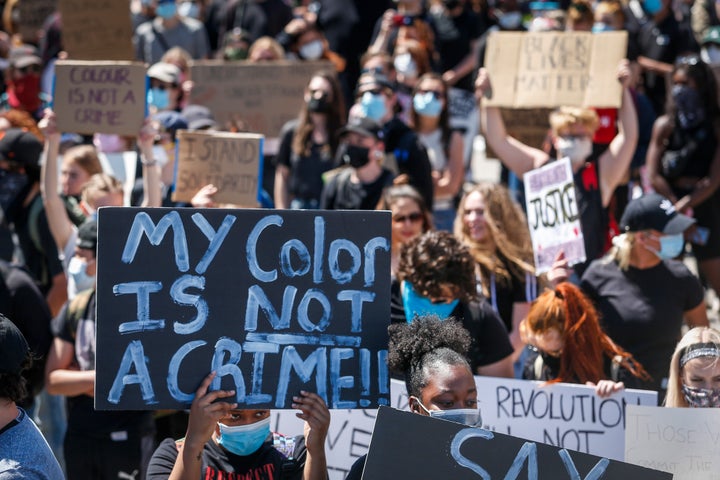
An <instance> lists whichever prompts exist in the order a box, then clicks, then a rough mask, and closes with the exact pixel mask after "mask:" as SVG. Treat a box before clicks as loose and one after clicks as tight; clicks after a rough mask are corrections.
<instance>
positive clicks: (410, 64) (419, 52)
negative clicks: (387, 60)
mask: <svg viewBox="0 0 720 480" xmlns="http://www.w3.org/2000/svg"><path fill="white" fill-rule="evenodd" d="M392 63H393V67H394V71H395V73H394V77H395V80H396V83H397V86H396V91H397V99H398V104H399V105H400V108H401V109H402V110H401V111H400V112H399V113H398V116H399V117H400V119H401V120H402V121H403V122H405V123H407V124H408V125H410V124H412V122H413V120H412V116H411V110H412V103H413V90H414V88H415V84H416V83H417V81H418V78H420V77H422V76H423V75H425V74H426V73H429V72H430V60H429V59H428V56H427V52H426V51H425V50H424V49H423V48H422V45H421V44H420V42H418V41H417V40H406V41H404V42H403V43H401V44H399V45H398V46H397V48H395V54H394V55H393V59H392ZM378 73H382V74H383V75H386V76H388V78H390V79H392V78H393V77H392V76H391V75H392V72H386V71H384V70H381V71H379V72H378Z"/></svg>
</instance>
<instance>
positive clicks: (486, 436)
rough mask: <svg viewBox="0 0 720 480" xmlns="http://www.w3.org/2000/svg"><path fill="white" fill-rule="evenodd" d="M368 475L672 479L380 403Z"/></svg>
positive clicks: (380, 478) (376, 479)
mask: <svg viewBox="0 0 720 480" xmlns="http://www.w3.org/2000/svg"><path fill="white" fill-rule="evenodd" d="M362 478H363V479H372V480H384V479H388V480H390V479H393V480H394V479H397V478H415V479H438V478H441V479H442V478H448V479H449V478H451V479H453V480H464V479H468V480H477V479H478V478H482V479H485V480H489V479H491V478H493V479H494V478H506V479H515V478H527V479H530V480H540V479H542V480H545V479H548V480H560V479H564V478H566V479H573V480H574V479H578V478H593V479H595V478H608V479H621V478H622V479H627V478H632V479H633V480H651V479H652V480H660V479H671V478H672V475H671V474H669V473H664V472H659V471H657V470H650V469H648V468H643V467H638V466H636V465H630V464H627V463H622V462H618V461H615V460H610V459H607V458H602V457H597V456H594V455H588V454H586V453H579V452H573V451H569V450H567V449H565V448H557V447H553V446H550V445H544V444H542V443H535V442H530V441H526V440H522V439H519V438H515V437H512V436H510V435H504V434H501V433H496V432H491V431H490V430H484V429H482V428H473V427H466V426H464V425H460V424H458V423H453V422H448V421H445V420H438V419H435V418H431V417H427V416H425V415H418V414H415V413H409V412H401V411H399V410H395V409H393V408H389V407H380V410H379V411H378V417H377V421H376V422H375V430H374V432H373V435H372V440H371V442H370V450H369V452H368V456H367V460H366V461H365V471H364V472H363V477H362Z"/></svg>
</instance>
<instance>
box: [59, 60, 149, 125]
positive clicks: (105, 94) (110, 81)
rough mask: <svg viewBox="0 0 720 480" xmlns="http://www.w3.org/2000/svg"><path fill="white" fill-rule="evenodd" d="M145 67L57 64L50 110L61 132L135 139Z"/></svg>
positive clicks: (141, 116)
mask: <svg viewBox="0 0 720 480" xmlns="http://www.w3.org/2000/svg"><path fill="white" fill-rule="evenodd" d="M146 91H147V77H146V76H145V65H143V64H142V63H131V62H85V61H74V60H62V61H58V62H57V64H56V65H55V92H54V94H53V109H54V110H55V114H56V115H57V123H58V127H59V128H60V130H61V131H63V132H76V133H85V134H93V133H114V134H117V135H128V136H136V135H137V134H138V132H139V131H140V127H141V126H142V122H143V120H144V119H145V112H146V105H145V104H146Z"/></svg>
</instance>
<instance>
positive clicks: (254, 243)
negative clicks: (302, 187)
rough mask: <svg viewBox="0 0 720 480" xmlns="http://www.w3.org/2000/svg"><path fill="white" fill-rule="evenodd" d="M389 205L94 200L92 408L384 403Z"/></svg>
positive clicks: (386, 399) (386, 392)
mask: <svg viewBox="0 0 720 480" xmlns="http://www.w3.org/2000/svg"><path fill="white" fill-rule="evenodd" d="M389 237H390V214H389V212H375V211H373V212H370V211H353V212H347V211H345V212H339V211H337V212H326V211H322V212H320V211H274V210H273V211H268V210H225V209H223V210H220V209H190V208H180V209H165V208H155V209H139V208H111V207H108V208H102V209H100V211H99V218H98V272H97V319H98V320H97V359H96V366H97V369H96V383H95V408H97V409H98V410H143V409H146V410H149V409H166V408H172V409H178V408H187V406H188V405H189V404H190V403H191V402H192V400H193V398H194V395H195V391H196V389H197V387H198V385H199V384H200V382H201V381H202V379H203V378H204V377H205V376H206V375H207V374H208V373H209V372H211V371H215V372H217V376H216V377H215V379H214V380H213V382H212V384H211V386H210V389H211V390H217V389H225V390H231V389H232V390H235V391H236V395H235V396H233V397H231V398H228V399H227V401H231V402H237V403H238V405H239V408H290V405H291V403H292V396H293V395H296V394H297V393H298V392H299V391H300V390H307V391H313V392H317V393H318V394H319V395H320V396H321V397H323V398H324V399H325V400H326V401H327V404H328V406H329V407H330V408H341V409H343V408H372V407H375V406H378V405H384V404H388V403H389V397H390V383H389V378H388V373H387V366H386V357H387V343H388V338H387V325H388V323H389V318H390V275H389V272H390V243H389Z"/></svg>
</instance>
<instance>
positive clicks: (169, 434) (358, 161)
mask: <svg viewBox="0 0 720 480" xmlns="http://www.w3.org/2000/svg"><path fill="white" fill-rule="evenodd" d="M27 1H28V0H6V1H0V5H2V8H3V13H4V14H3V29H2V30H1V31H0V69H1V71H0V73H1V74H2V78H3V83H2V85H0V94H1V95H0V213H1V216H0V273H1V274H2V276H1V278H0V314H2V315H4V316H0V402H1V403H0V479H5V478H18V477H14V476H12V475H13V472H20V474H21V475H22V472H23V469H24V468H32V469H33V470H32V471H31V470H27V471H28V472H30V471H31V472H32V473H27V475H31V476H29V477H27V478H48V479H56V478H62V477H63V475H66V476H67V478H69V479H71V480H74V479H86V478H98V479H115V478H132V479H135V478H199V477H200V476H201V475H202V476H203V478H221V477H222V476H223V475H230V474H231V473H232V474H235V473H237V474H238V475H239V474H242V475H248V476H247V477H237V478H250V476H252V478H276V477H274V476H272V474H268V472H272V471H282V472H284V473H285V474H286V475H288V478H303V479H316V478H317V479H324V478H326V475H327V465H326V458H325V447H324V446H325V440H326V436H327V433H328V425H329V422H330V412H329V410H328V407H327V405H326V404H325V401H324V400H323V399H322V398H321V397H320V396H318V395H317V394H316V393H313V392H305V391H303V392H299V393H298V394H297V396H295V397H293V401H294V403H293V407H294V408H297V409H298V410H299V412H300V413H298V417H299V418H301V419H303V420H304V421H305V422H306V428H305V433H304V435H301V436H300V437H298V438H297V439H290V437H284V436H282V435H280V434H278V433H273V432H271V431H270V420H269V416H270V412H269V410H240V409H237V408H236V407H237V405H235V404H233V403H227V402H215V400H217V399H223V398H226V397H230V396H231V395H232V394H233V392H232V391H226V390H218V391H210V390H209V386H210V384H211V381H212V378H213V375H214V374H213V373H209V376H208V377H207V378H206V379H205V380H204V381H203V382H202V384H201V385H198V389H197V392H196V395H195V400H194V401H193V403H192V406H191V408H190V410H189V411H188V412H172V413H171V412H155V413H151V412H124V411H114V412H105V411H96V410H95V409H94V405H93V395H94V387H95V358H96V352H95V322H96V321H97V320H98V319H97V318H96V309H95V285H96V283H95V282H96V278H95V277H96V272H97V260H96V252H97V245H98V234H97V219H96V217H97V211H98V209H99V208H101V207H104V206H130V205H132V206H142V207H149V208H150V207H160V206H165V207H197V208H212V207H231V208H233V207H234V208H244V207H264V208H277V209H333V210H348V209H350V210H353V209H354V210H357V209H364V210H389V211H390V212H391V222H392V226H391V232H392V238H391V239H390V244H391V251H390V253H389V254H390V255H391V271H390V272H387V274H388V275H389V276H390V277H391V280H392V282H391V284H392V291H391V313H390V317H389V318H388V319H386V320H387V323H388V324H389V325H390V324H391V323H392V324H393V326H392V327H391V329H390V330H391V332H393V331H394V332H395V333H396V334H397V338H394V339H391V344H393V342H395V346H394V347H393V348H400V347H398V345H400V344H402V343H403V342H404V343H406V344H413V345H415V344H423V345H426V346H428V345H429V346H428V347H427V348H426V349H427V351H423V352H422V355H421V357H422V364H423V365H424V364H426V363H427V364H428V365H430V364H432V365H436V364H437V365H439V366H437V368H438V369H440V368H441V366H442V368H446V369H447V368H450V367H452V368H456V369H459V373H457V372H456V373H457V376H458V377H460V378H462V379H463V381H466V380H467V378H469V377H468V375H469V374H470V373H472V374H474V375H489V376H498V377H508V378H512V377H515V378H524V379H531V380H542V381H548V382H558V381H561V382H569V383H582V384H589V385H593V386H594V387H595V389H596V392H597V394H598V395H600V396H608V395H612V394H614V393H615V392H617V391H619V390H622V389H623V388H626V387H633V388H641V389H646V390H654V391H657V392H658V394H659V397H658V398H659V402H661V403H665V404H667V405H668V406H681V407H688V406H691V407H719V406H720V333H718V332H717V331H716V330H714V329H712V328H710V327H709V320H708V315H707V312H708V308H709V307H708V305H706V301H705V299H706V298H714V297H713V295H712V292H713V291H714V293H715V294H716V296H717V294H720V189H719V187H720V142H719V139H720V105H719V104H718V81H717V77H716V75H718V74H720V73H718V72H720V2H713V1H710V0H694V2H693V0H678V1H675V2H672V1H671V0H643V1H640V0H629V1H628V0H598V1H595V2H592V1H590V0H573V1H568V0H561V1H557V2H556V1H533V2H523V1H521V0H494V1H489V0H394V1H392V2H390V1H388V0H375V1H367V0H366V1H359V0H316V1H311V2H309V1H302V0H298V1H292V2H291V1H289V0H131V1H130V2H129V10H128V14H129V15H130V18H131V22H132V28H133V32H134V33H133V38H132V42H133V45H134V47H135V51H134V52H135V56H136V58H135V60H137V61H140V62H145V63H146V64H147V66H148V69H147V76H148V78H149V82H148V91H147V103H148V112H149V113H148V117H147V118H146V119H145V121H144V123H143V126H142V128H141V129H140V131H138V133H137V136H136V137H134V138H128V137H122V136H117V135H109V134H105V133H103V132H96V133H94V134H91V135H88V134H87V132H81V133H83V135H79V134H78V132H64V131H61V130H60V129H59V128H58V125H57V123H56V112H54V111H53V110H52V95H53V91H52V88H53V83H54V82H53V78H54V68H55V62H56V61H57V60H63V59H72V56H71V55H69V54H68V52H66V51H65V50H64V48H63V40H62V39H63V27H62V25H63V23H62V18H61V15H60V13H59V12H54V13H52V14H51V15H50V16H49V17H48V18H47V19H46V20H45V22H44V24H43V25H42V27H40V28H38V29H37V30H28V29H27V28H21V27H22V25H23V19H22V18H20V17H19V14H18V12H20V11H21V10H20V9H19V5H18V4H19V3H20V2H27ZM497 31H516V32H524V31H530V32H549V31H586V32H592V33H593V34H598V35H601V34H603V33H604V32H609V31H626V32H627V34H628V46H627V52H626V58H625V59H623V60H622V61H621V62H620V64H619V66H618V70H617V73H616V74H615V73H613V74H612V75H615V76H616V78H617V81H618V82H620V84H621V87H622V99H621V105H620V107H619V108H618V109H606V108H602V109H601V108H579V107H573V106H562V107H560V108H558V109H556V110H554V111H553V112H552V113H551V114H550V116H549V118H548V120H547V122H546V123H544V124H542V125H537V127H539V128H545V129H546V130H547V141H546V142H544V143H543V144H542V145H528V144H525V143H523V142H521V141H519V140H518V139H516V138H514V137H513V136H512V135H511V134H510V133H509V131H510V130H511V125H506V124H505V121H504V118H503V115H502V112H501V111H500V109H499V108H497V107H494V106H491V105H488V104H487V103H488V102H487V100H486V99H487V98H489V97H491V96H492V84H493V76H494V73H495V72H492V71H490V70H488V69H486V68H485V67H484V53H485V50H486V45H487V41H488V37H489V36H490V35H491V34H492V33H493V32H497ZM206 59H215V60H218V61H222V62H244V63H246V64H248V65H249V64H252V63H257V62H304V61H318V60H323V61H325V62H326V63H325V65H327V68H325V69H323V70H319V71H317V72H316V73H314V74H313V75H312V77H311V78H310V80H309V82H308V83H307V85H306V88H305V89H304V92H303V103H302V107H301V108H300V111H298V112H297V113H296V114H295V115H293V116H290V117H289V118H287V119H286V120H287V123H286V124H285V125H284V127H283V128H282V129H281V130H279V131H278V132H275V135H274V137H275V138H276V139H277V140H278V141H277V142H276V146H275V147H274V148H272V147H268V148H266V150H265V152H264V153H265V155H264V160H263V168H262V171H263V172H264V175H263V178H262V179H261V190H262V192H261V193H262V202H260V203H259V204H258V205H228V204H219V203H218V202H216V201H215V195H216V194H217V193H218V186H216V185H212V184H209V185H205V186H203V187H202V188H201V189H200V190H199V191H198V192H197V194H196V195H195V196H194V197H193V199H192V201H191V202H189V203H176V202H173V201H172V200H171V193H172V191H173V184H174V181H175V180H174V172H175V170H176V168H175V167H176V163H177V158H176V155H177V149H176V145H177V136H176V133H177V132H178V131H179V130H194V131H233V132H238V131H245V130H246V128H245V122H243V121H242V117H243V112H241V111H239V112H237V118H236V120H234V121H233V122H228V123H225V124H223V123H222V122H220V121H218V120H216V118H215V117H214V114H213V112H212V111H211V110H210V109H208V108H207V107H205V106H202V105H196V104H192V103H191V102H190V100H189V99H190V98H192V95H191V94H192V89H193V88H194V87H195V86H196V85H195V84H194V83H193V80H192V78H190V64H191V62H192V61H202V60H206ZM478 135H483V136H484V138H485V143H486V144H487V145H488V146H489V147H491V148H492V152H494V155H495V156H496V157H497V160H498V161H499V162H500V164H501V165H502V170H503V173H502V175H501V178H499V179H498V181H497V182H495V183H481V184H474V182H473V178H476V177H477V176H478V175H476V174H477V173H478V172H477V171H473V168H477V166H476V165H477V164H475V163H474V162H473V152H474V148H475V145H476V142H475V140H476V137H477V136H478ZM117 152H132V154H133V155H134V158H135V159H136V163H137V175H136V176H137V179H136V182H135V187H134V188H133V189H132V191H126V189H127V183H126V184H122V183H120V182H119V181H118V180H117V179H116V178H114V177H113V176H112V175H111V172H107V171H104V169H103V163H102V162H101V158H102V156H103V155H107V154H112V153H117ZM562 159H569V160H570V164H571V168H572V171H573V175H574V182H575V187H576V191H577V198H578V207H579V217H580V222H581V225H582V230H583V234H584V241H585V251H586V255H587V261H586V262H584V263H582V264H575V265H568V262H567V260H566V259H565V257H564V255H563V254H562V253H560V254H559V255H558V256H557V257H556V258H555V262H554V264H553V266H552V269H551V270H550V272H548V273H545V274H538V272H536V268H535V265H534V260H533V258H534V256H533V245H532V241H531V236H530V231H529V229H528V225H527V220H526V215H525V213H524V205H523V203H522V201H521V198H522V188H521V184H522V179H523V176H524V175H525V174H526V173H527V172H529V171H531V170H533V169H535V168H538V167H541V166H543V165H545V164H547V163H549V162H553V161H556V160H562ZM687 258H692V259H694V260H696V262H697V267H698V268H697V273H694V272H693V271H691V270H690V269H689V268H688V267H687V266H686V263H687V262H684V261H683V260H685V259H687ZM711 307H712V305H711ZM711 307H710V310H711V311H712V308H711ZM5 317H7V318H5ZM418 317H427V318H430V317H432V318H433V320H427V318H423V319H422V322H423V323H422V324H420V323H419V324H417V325H416V326H415V327H413V328H410V327H401V326H402V325H413V322H415V321H418V322H420V320H418ZM447 318H453V319H455V320H457V322H453V323H452V324H451V323H448V324H447V326H445V327H443V324H442V322H441V320H444V319H447ZM8 319H9V320H8ZM427 322H429V323H427ZM433 322H435V323H433ZM398 324H399V325H398ZM688 329H689V331H688V332H687V333H686V334H685V336H683V333H685V331H687V330H688ZM443 331H445V332H446V333H447V332H450V333H452V335H450V333H448V335H450V337H452V338H450V339H446V340H447V341H446V342H445V343H448V344H450V343H453V342H452V341H451V340H452V339H454V338H457V339H459V340H457V342H455V343H457V344H458V345H457V346H451V347H450V348H449V349H448V346H447V345H445V343H443V342H438V339H437V338H436V339H433V338H431V337H432V335H431V333H432V332H443ZM413 335H414V336H413ZM406 337H407V338H406ZM681 339H682V340H681ZM453 345H454V344H453ZM391 346H392V345H391ZM423 348H425V347H423ZM403 356H407V355H406V354H405V353H402V352H400V351H398V352H393V351H392V348H391V357H392V358H391V360H392V362H395V363H396V364H398V365H399V364H401V363H402V364H403V365H402V366H398V365H396V367H397V368H395V370H397V371H398V372H399V373H400V374H404V375H405V376H406V380H407V382H408V383H407V384H408V392H409V393H410V394H411V395H412V396H411V399H412V401H411V408H412V410H413V411H415V412H416V413H419V414H423V415H426V414H427V415H431V416H439V417H443V416H444V414H438V413H437V412H439V411H443V410H452V409H455V408H456V407H455V406H452V405H451V406H448V407H442V406H440V407H437V408H436V405H434V404H431V403H430V400H429V399H428V398H426V397H427V395H426V393H427V392H426V390H427V389H428V388H430V387H429V386H428V385H432V384H433V383H432V382H435V381H440V380H437V378H440V377H437V378H436V377H435V375H438V374H437V372H435V370H433V371H432V372H430V370H428V371H426V370H425V369H422V371H420V370H419V369H418V368H417V366H416V365H414V364H412V365H411V364H409V363H407V362H409V360H408V359H403V358H401V357H403ZM408 358H409V357H408ZM31 359H32V362H30V360H31ZM403 362H405V363H403ZM406 363H407V365H406ZM448 365H449V367H448ZM428 368H429V367H428ZM433 368H435V367H433ZM416 377H417V378H416ZM425 377H427V378H428V379H431V380H432V382H430V381H429V380H428V382H427V383H426V382H424V380H423V381H418V378H420V380H422V379H424V378H425ZM418 382H419V383H418ZM416 384H417V385H416ZM473 398H474V396H473ZM476 403H477V402H476V401H474V400H473V401H472V402H464V403H463V405H462V406H461V407H460V408H459V409H463V410H467V409H468V408H476V407H477V405H476ZM468 405H469V406H470V407H469V406H468ZM459 409H458V410H459ZM449 417H452V415H448V418H449ZM471 417H472V416H471ZM453 418H454V417H453ZM473 418H475V417H473ZM32 419H34V420H35V421H36V422H38V423H39V424H40V427H41V430H42V433H43V434H44V436H45V438H46V439H47V442H48V444H49V445H45V443H44V442H42V441H40V440H42V438H41V435H40V433H39V431H38V429H37V428H36V427H35V426H34V425H33V424H32ZM180 437H184V440H182V441H175V440H176V439H178V438H180ZM165 438H169V439H168V440H165V441H163V439H165ZM38 439H40V440H38ZM278 444H282V445H284V448H280V447H277V445H278ZM26 445H28V446H30V445H31V446H32V448H33V449H32V450H29V449H27V448H20V447H21V446H26ZM53 454H54V456H55V457H56V458H57V460H55V458H53ZM6 460H7V461H6ZM58 461H59V463H58ZM61 468H62V470H63V471H64V473H62V472H61ZM357 468H361V466H358V467H357ZM354 470H355V469H354ZM6 472H9V473H7V474H8V475H10V476H7V477H6V476H5V475H6ZM201 472H202V473H201ZM355 474H356V475H357V471H356V472H355ZM32 475H35V476H32ZM263 475H264V476H263ZM20 478H26V477H20ZM222 478H224V477H222ZM228 478H235V477H228ZM283 478H284V477H283ZM353 478H359V475H358V476H356V477H353Z"/></svg>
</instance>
